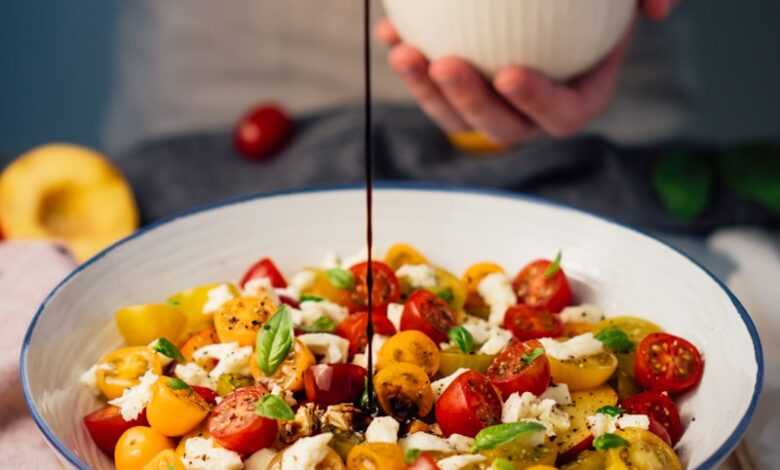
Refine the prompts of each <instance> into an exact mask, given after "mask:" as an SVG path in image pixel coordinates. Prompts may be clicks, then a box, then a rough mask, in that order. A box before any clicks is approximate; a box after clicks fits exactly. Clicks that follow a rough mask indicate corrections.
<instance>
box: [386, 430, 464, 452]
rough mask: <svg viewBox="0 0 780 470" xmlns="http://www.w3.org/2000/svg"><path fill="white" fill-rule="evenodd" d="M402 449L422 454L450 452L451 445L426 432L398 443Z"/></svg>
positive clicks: (415, 434)
mask: <svg viewBox="0 0 780 470" xmlns="http://www.w3.org/2000/svg"><path fill="white" fill-rule="evenodd" d="M398 444H399V445H400V446H401V448H402V449H404V450H407V449H417V450H419V451H422V452H452V445H451V444H450V443H449V442H447V440H446V439H444V438H443V437H439V436H436V435H434V434H429V433H427V432H416V433H414V434H410V435H409V436H407V437H405V438H403V439H401V440H400V441H398Z"/></svg>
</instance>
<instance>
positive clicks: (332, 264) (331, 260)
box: [320, 251, 341, 269]
mask: <svg viewBox="0 0 780 470" xmlns="http://www.w3.org/2000/svg"><path fill="white" fill-rule="evenodd" d="M320 267H321V268H322V269H336V268H340V267H341V258H339V255H337V254H336V253H335V252H333V251H329V252H327V253H325V256H324V257H323V258H322V261H321V262H320Z"/></svg>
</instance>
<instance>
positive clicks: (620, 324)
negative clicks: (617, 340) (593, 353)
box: [596, 316, 663, 346]
mask: <svg viewBox="0 0 780 470" xmlns="http://www.w3.org/2000/svg"><path fill="white" fill-rule="evenodd" d="M609 327H614V328H619V329H621V330H623V332H624V333H625V334H627V335H628V339H630V340H631V341H632V342H633V343H634V345H635V346H637V345H639V343H641V342H642V340H643V339H645V337H646V336H647V335H649V334H651V333H659V332H661V331H663V330H662V329H661V327H660V326H658V325H656V324H655V323H653V322H651V321H648V320H645V319H643V318H637V317H628V316H624V317H612V318H607V319H606V320H602V321H600V322H599V323H598V324H597V325H596V331H601V330H603V329H605V328H609Z"/></svg>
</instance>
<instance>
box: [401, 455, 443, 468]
mask: <svg viewBox="0 0 780 470" xmlns="http://www.w3.org/2000/svg"><path fill="white" fill-rule="evenodd" d="M407 470H439V466H438V465H436V461H435V460H433V457H431V456H430V455H428V454H420V456H419V457H417V460H415V461H414V463H413V464H411V465H409V468H408V469H407Z"/></svg>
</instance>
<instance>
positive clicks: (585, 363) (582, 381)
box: [547, 352, 618, 390]
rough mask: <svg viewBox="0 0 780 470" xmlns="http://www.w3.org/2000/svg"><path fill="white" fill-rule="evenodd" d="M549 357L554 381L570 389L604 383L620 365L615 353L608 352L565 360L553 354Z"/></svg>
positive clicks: (586, 387)
mask: <svg viewBox="0 0 780 470" xmlns="http://www.w3.org/2000/svg"><path fill="white" fill-rule="evenodd" d="M547 359H548V360H549V361H550V375H551V376H552V379H553V382H556V383H564V384H566V385H568V386H569V390H587V389H589V388H595V387H598V386H599V385H602V384H604V383H605V382H606V381H607V380H609V378H610V377H612V374H613V373H614V372H615V369H616V368H617V365H618V361H617V358H616V357H615V355H614V354H612V353H608V352H602V353H599V354H594V355H592V356H587V357H583V358H578V359H567V360H564V361H561V360H559V359H555V358H554V357H551V356H547Z"/></svg>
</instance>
